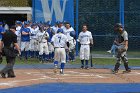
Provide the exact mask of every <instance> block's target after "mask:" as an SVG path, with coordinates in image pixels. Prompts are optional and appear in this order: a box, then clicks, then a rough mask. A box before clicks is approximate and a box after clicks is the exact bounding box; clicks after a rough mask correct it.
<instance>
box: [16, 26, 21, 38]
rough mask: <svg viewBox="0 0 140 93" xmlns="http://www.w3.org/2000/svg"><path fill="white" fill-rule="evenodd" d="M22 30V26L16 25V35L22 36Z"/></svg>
mask: <svg viewBox="0 0 140 93" xmlns="http://www.w3.org/2000/svg"><path fill="white" fill-rule="evenodd" d="M20 30H21V26H17V27H16V32H15V33H16V35H17V37H20V36H21V33H20Z"/></svg>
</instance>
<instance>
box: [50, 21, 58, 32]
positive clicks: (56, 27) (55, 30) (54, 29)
mask: <svg viewBox="0 0 140 93" xmlns="http://www.w3.org/2000/svg"><path fill="white" fill-rule="evenodd" d="M51 28H52V30H53V32H54V33H55V34H56V33H57V30H58V22H55V25H54V26H52V27H51Z"/></svg>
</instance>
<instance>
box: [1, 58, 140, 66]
mask: <svg viewBox="0 0 140 93" xmlns="http://www.w3.org/2000/svg"><path fill="white" fill-rule="evenodd" d="M92 61H93V64H94V65H114V64H115V62H116V59H115V58H93V59H92ZM128 61H129V65H130V66H140V59H129V60H128ZM5 63H6V60H5V58H4V59H3V63H2V64H5ZM69 63H70V64H72V65H74V64H81V63H80V59H79V58H77V59H76V60H75V61H74V62H69ZM16 64H17V65H19V64H20V65H22V64H29V65H30V64H40V63H39V60H38V59H31V58H30V59H29V60H28V61H26V60H20V59H19V58H17V59H16Z"/></svg>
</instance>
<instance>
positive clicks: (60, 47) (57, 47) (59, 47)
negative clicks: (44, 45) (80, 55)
mask: <svg viewBox="0 0 140 93" xmlns="http://www.w3.org/2000/svg"><path fill="white" fill-rule="evenodd" d="M55 48H64V47H55Z"/></svg>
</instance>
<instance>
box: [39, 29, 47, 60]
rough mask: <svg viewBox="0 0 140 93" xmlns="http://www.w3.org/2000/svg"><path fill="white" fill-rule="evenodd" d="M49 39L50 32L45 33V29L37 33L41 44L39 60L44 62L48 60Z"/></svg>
mask: <svg viewBox="0 0 140 93" xmlns="http://www.w3.org/2000/svg"><path fill="white" fill-rule="evenodd" d="M48 38H49V34H48V32H46V31H44V29H43V28H41V27H40V29H39V32H38V33H37V39H38V42H39V59H40V61H42V62H43V61H47V60H48V55H49V50H48Z"/></svg>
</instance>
